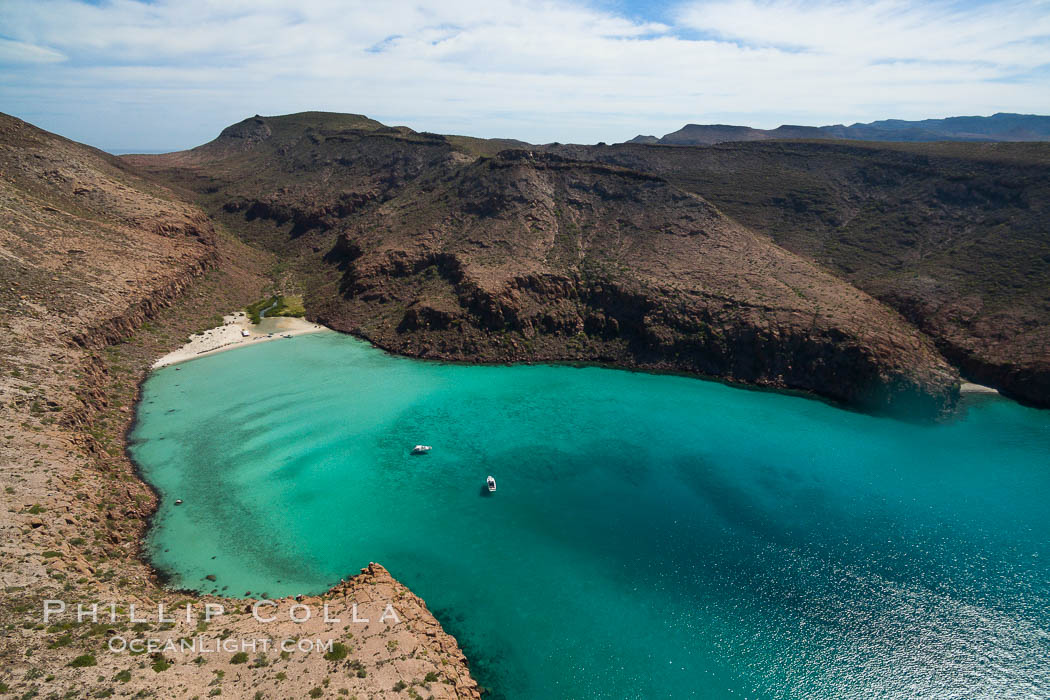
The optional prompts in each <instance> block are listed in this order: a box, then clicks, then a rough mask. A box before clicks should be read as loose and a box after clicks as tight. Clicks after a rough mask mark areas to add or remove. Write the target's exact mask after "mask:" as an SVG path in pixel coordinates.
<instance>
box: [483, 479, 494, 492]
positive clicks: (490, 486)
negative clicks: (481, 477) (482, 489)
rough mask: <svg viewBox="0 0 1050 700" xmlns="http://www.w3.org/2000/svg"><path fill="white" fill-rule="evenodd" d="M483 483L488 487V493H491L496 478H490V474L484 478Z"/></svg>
mask: <svg viewBox="0 0 1050 700" xmlns="http://www.w3.org/2000/svg"><path fill="white" fill-rule="evenodd" d="M485 485H486V486H488V487H489V493H492V492H493V491H495V490H496V480H495V479H494V478H492V477H491V476H489V478H487V479H485Z"/></svg>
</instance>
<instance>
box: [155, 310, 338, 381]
mask: <svg viewBox="0 0 1050 700" xmlns="http://www.w3.org/2000/svg"><path fill="white" fill-rule="evenodd" d="M242 330H247V331H248V333H249V335H248V336H244V335H243V334H242V333H241V331H242ZM327 330H329V329H328V328H325V327H324V326H319V325H317V324H316V323H310V322H309V321H307V320H306V319H303V318H291V317H285V316H278V317H277V318H264V319H262V321H261V322H260V323H259V324H258V325H256V324H254V323H252V322H251V321H250V320H249V319H248V316H247V315H246V314H245V313H244V312H243V311H238V312H236V313H233V314H230V315H229V316H224V317H223V319H222V325H221V326H218V327H217V328H212V329H210V330H206V331H204V333H201V334H199V335H194V336H190V339H189V341H188V342H187V343H186V344H185V345H183V346H182V347H181V348H179V349H178V350H174V351H172V352H169V353H168V354H167V355H165V356H164V357H162V358H160V359H159V360H157V361H156V362H154V363H153V369H157V368H159V367H166V366H167V365H174V364H176V363H178V362H185V361H186V360H193V359H196V358H198V357H203V356H204V355H211V354H213V353H217V352H224V351H226V350H236V349H237V348H243V347H247V346H248V345H254V344H256V343H265V342H266V341H268V340H280V339H282V338H283V337H284V336H289V335H292V336H294V335H304V334H306V333H319V332H321V331H327Z"/></svg>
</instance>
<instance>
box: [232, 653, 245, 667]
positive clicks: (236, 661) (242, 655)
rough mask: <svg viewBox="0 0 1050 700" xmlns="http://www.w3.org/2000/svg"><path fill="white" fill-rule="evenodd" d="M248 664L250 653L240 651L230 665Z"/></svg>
mask: <svg viewBox="0 0 1050 700" xmlns="http://www.w3.org/2000/svg"><path fill="white" fill-rule="evenodd" d="M247 662H248V652H246V651H238V652H237V653H236V654H234V655H233V657H232V658H231V659H230V663H231V664H243V663H247Z"/></svg>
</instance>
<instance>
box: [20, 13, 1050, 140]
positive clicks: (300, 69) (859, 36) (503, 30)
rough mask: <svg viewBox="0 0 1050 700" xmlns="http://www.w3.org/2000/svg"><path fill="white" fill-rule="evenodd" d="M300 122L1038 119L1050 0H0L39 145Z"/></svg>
mask: <svg viewBox="0 0 1050 700" xmlns="http://www.w3.org/2000/svg"><path fill="white" fill-rule="evenodd" d="M305 110H327V111H336V112H353V113H358V114H366V115H368V116H370V117H372V118H374V119H378V120H380V121H382V122H384V123H386V124H391V125H406V126H409V127H412V128H414V129H418V130H427V131H434V132H440V133H457V134H468V135H472V136H482V137H497V136H498V137H507V138H518V139H522V140H525V141H530V142H533V143H548V142H551V141H561V142H576V143H596V142H598V141H606V142H610V143H611V142H616V141H623V140H626V139H629V138H631V137H633V136H635V135H636V134H639V133H642V134H655V135H657V136H660V135H663V134H665V133H668V132H671V131H674V130H676V129H678V128H680V127H681V126H682V125H684V124H686V123H730V124H744V125H748V126H754V127H759V128H773V127H776V126H778V125H780V124H809V125H823V124H837V123H844V124H851V123H854V122H866V121H872V120H875V119H885V118H900V119H923V118H932V117H944V116H953V115H989V114H993V113H995V112H1021V113H1035V114H1050V0H1025V1H1021V2H1016V1H1013V0H1006V1H1001V2H978V1H975V0H966V1H964V2H959V1H951V2H943V1H940V0H934V1H932V2H908V1H905V0H864V1H862V0H680V1H672V0H654V1H653V2H642V1H639V0H605V1H601V0H590V1H587V0H547V1H541V2H522V1H518V0H480V1H478V0H440V1H435V2H419V1H413V0H378V1H377V0H370V1H367V2H358V1H356V0H295V1H294V2H278V1H276V0H151V1H146V0H91V1H89V0H0V111H2V112H6V113H8V114H13V115H15V116H17V117H20V118H22V119H25V120H26V121H29V122H31V123H33V124H36V125H37V126H40V127H42V128H45V129H48V130H49V131H54V132H57V133H60V134H62V135H63V136H67V137H69V138H72V139H75V140H77V141H82V142H85V143H89V144H91V145H94V146H97V147H99V148H103V149H105V150H109V151H113V152H126V151H134V150H140V151H141V150H153V151H158V150H175V149H181V148H188V147H191V146H195V145H198V144H201V143H204V142H206V141H209V140H211V139H212V138H214V137H215V136H216V135H218V133H219V131H221V130H222V129H223V128H224V127H225V126H227V125H229V124H232V123H234V122H237V121H240V120H242V119H244V118H246V117H250V116H252V115H254V114H263V115H276V114H287V113H290V112H299V111H305Z"/></svg>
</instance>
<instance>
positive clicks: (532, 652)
mask: <svg viewBox="0 0 1050 700" xmlns="http://www.w3.org/2000/svg"><path fill="white" fill-rule="evenodd" d="M132 438H133V440H132V447H131V451H132V454H133V456H134V458H135V459H136V460H137V461H138V463H139V464H140V465H141V467H142V470H143V472H144V474H145V476H146V478H147V479H148V480H149V481H150V482H152V483H153V484H154V485H155V486H156V487H157V489H158V490H159V492H160V493H161V495H162V502H161V507H160V510H159V512H158V514H157V517H156V519H155V521H154V526H153V529H152V531H151V535H150V541H149V547H150V551H151V556H152V557H153V560H154V562H155V564H156V565H157V566H158V567H159V568H161V569H164V570H167V571H169V572H170V573H171V575H172V577H173V581H172V585H175V586H180V587H186V588H193V589H197V590H203V591H211V590H213V589H215V590H217V591H218V592H221V593H226V594H229V595H233V596H242V595H245V594H246V592H247V591H252V592H253V595H259V594H261V593H267V594H268V595H269V596H278V595H284V594H292V593H300V592H302V593H308V592H319V591H322V590H324V589H326V588H328V587H329V586H330V585H332V584H333V583H335V582H336V581H338V580H339V579H340V578H341V577H343V576H345V575H347V574H351V573H356V572H357V570H358V569H360V568H361V567H362V566H364V565H366V564H367V563H368V562H369V561H378V562H381V563H383V564H384V565H386V566H387V568H389V569H390V571H391V572H392V573H393V574H394V576H395V577H397V578H398V579H400V580H401V581H402V582H404V583H405V584H407V585H408V586H409V587H410V588H411V589H412V590H413V591H414V592H416V593H418V594H419V595H421V596H422V597H423V598H424V599H425V600H426V601H427V603H428V605H429V606H430V607H431V609H432V610H434V612H435V614H436V615H437V616H438V618H439V619H440V620H441V622H442V623H443V624H444V625H445V628H446V629H447V630H448V631H449V632H451V633H452V634H454V635H455V636H456V637H457V638H458V639H459V641H460V643H461V644H462V645H463V647H464V650H465V651H466V653H467V656H468V658H469V659H470V660H471V663H472V668H473V670H474V673H475V676H476V677H477V678H478V680H479V682H480V683H482V685H485V686H489V687H491V688H493V689H494V691H495V693H494V695H495V696H496V697H509V698H553V697H577V698H583V697H610V698H619V697H647V698H648V697H683V696H688V695H695V696H697V697H710V698H721V697H726V698H741V697H747V698H874V697H890V698H915V697H937V698H953V697H957V698H976V697H993V696H994V697H1048V696H1050V413H1048V412H1041V411H1036V410H1032V409H1027V408H1024V407H1021V406H1018V405H1017V404H1015V403H1013V402H1010V401H1006V400H1003V399H1000V398H998V397H973V398H969V399H967V401H966V405H965V412H964V414H963V415H962V417H960V418H959V419H958V420H956V421H954V422H951V423H949V424H945V425H939V426H917V425H908V424H905V423H901V422H897V421H893V420H889V419H880V418H873V417H871V416H866V415H862V414H858V413H853V412H849V411H844V410H840V409H837V408H834V407H832V406H829V405H826V404H824V403H821V402H819V401H814V400H810V399H806V398H800V397H794V396H786V395H779V394H773V393H762V392H754V391H746V390H742V389H736V388H731V387H727V386H723V385H721V384H718V383H713V382H706V381H700V380H696V379H689V378H684V377H675V376H654V375H646V374H639V373H631V372H623V371H616V370H608V369H599V368H574V367H565V366H558V367H552V366H515V367H470V366H458V365H446V364H439V363H430V362H420V361H414V360H408V359H404V358H398V357H393V356H390V355H387V354H385V353H383V352H381V351H379V350H376V349H374V348H372V347H370V346H368V345H367V344H365V343H363V342H361V341H358V340H354V339H352V338H349V337H346V336H341V335H337V334H334V333H332V334H328V333H326V334H319V335H314V336H304V337H299V338H295V339H292V340H280V341H276V342H272V343H267V344H262V345H258V346H254V347H250V348H246V349H243V350H237V351H234V352H228V353H222V354H218V355H214V356H210V357H205V358H201V359H198V360H194V361H193V362H189V363H186V364H183V365H179V366H178V368H177V369H176V367H168V368H165V369H162V370H160V371H158V372H156V373H154V374H153V375H152V377H151V378H150V379H149V380H148V381H147V382H146V384H145V387H144V392H143V401H142V403H141V404H140V406H139V412H138V423H137V425H136V427H135V430H134V431H133V434H132ZM416 443H425V444H430V445H433V446H434V450H433V452H432V453H431V454H429V455H426V456H422V457H413V456H410V455H409V450H410V448H411V447H412V445H415V444H416ZM488 474H492V475H494V476H495V477H496V479H497V480H498V483H499V490H498V492H497V493H496V494H495V495H494V496H491V497H490V496H488V495H486V494H485V493H484V491H483V484H484V479H485V476H486V475H488ZM176 498H181V499H184V501H185V503H184V504H183V505H181V506H179V507H175V506H174V505H173V501H174V499H176ZM209 574H214V575H215V576H216V577H217V581H216V582H215V583H212V582H210V581H208V580H206V579H205V577H206V576H207V575H209Z"/></svg>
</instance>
